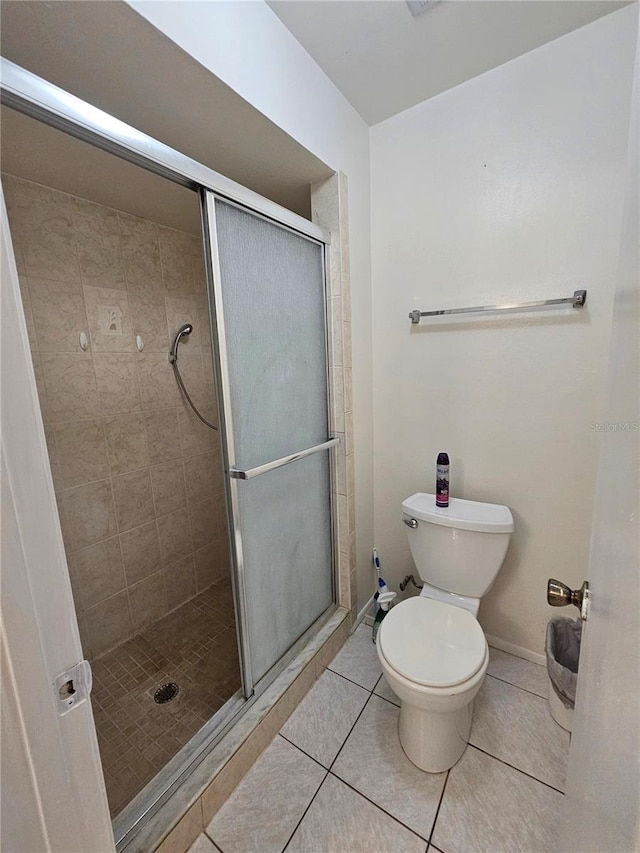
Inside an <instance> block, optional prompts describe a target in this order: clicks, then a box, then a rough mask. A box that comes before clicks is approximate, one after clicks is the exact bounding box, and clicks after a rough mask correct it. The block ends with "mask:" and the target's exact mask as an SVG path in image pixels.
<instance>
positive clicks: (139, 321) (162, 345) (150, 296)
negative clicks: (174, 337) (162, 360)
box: [129, 291, 169, 353]
mask: <svg viewBox="0 0 640 853" xmlns="http://www.w3.org/2000/svg"><path fill="white" fill-rule="evenodd" d="M129 308H130V309H131V318H132V325H133V335H134V339H135V336H136V335H140V337H141V338H142V340H143V342H144V351H145V352H164V353H166V352H169V334H168V331H167V313H166V311H165V307H164V295H163V294H162V293H161V292H160V291H158V292H155V291H151V292H150V293H146V292H144V291H141V292H139V291H130V292H129Z"/></svg>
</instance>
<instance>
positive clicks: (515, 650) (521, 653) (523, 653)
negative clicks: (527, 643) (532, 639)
mask: <svg viewBox="0 0 640 853" xmlns="http://www.w3.org/2000/svg"><path fill="white" fill-rule="evenodd" d="M485 636H486V638H487V643H489V645H490V646H493V648H494V649H500V651H501V652H508V653H509V654H510V655H515V656H516V657H518V658H524V659H525V660H530V661H532V662H533V663H539V664H540V666H546V665H547V659H546V658H545V656H544V655H541V654H539V653H538V652H530V651H529V649H523V648H522V646H516V644H515V643H508V642H507V641H506V640H501V639H500V637H492V636H491V634H486V635H485Z"/></svg>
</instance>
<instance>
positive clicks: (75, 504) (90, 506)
mask: <svg viewBox="0 0 640 853" xmlns="http://www.w3.org/2000/svg"><path fill="white" fill-rule="evenodd" d="M60 496H61V501H62V504H63V507H64V515H65V522H66V524H65V526H66V527H67V532H68V537H69V546H70V548H71V550H72V551H77V550H78V549H79V548H84V547H86V546H87V545H93V544H95V543H96V542H101V541H102V540H103V539H108V538H109V537H110V536H114V535H115V533H116V532H117V530H116V514H115V508H114V505H113V497H112V494H111V483H110V482H109V480H99V481H98V482H95V483H85V484H84V485H82V486H74V487H73V488H71V489H64V491H62V492H60Z"/></svg>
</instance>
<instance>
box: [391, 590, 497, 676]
mask: <svg viewBox="0 0 640 853" xmlns="http://www.w3.org/2000/svg"><path fill="white" fill-rule="evenodd" d="M378 643H379V645H380V651H381V652H382V653H383V655H384V657H385V658H386V660H387V662H388V663H389V665H390V666H392V667H393V669H395V670H396V671H397V672H399V673H400V675H404V676H405V678H408V679H410V680H411V681H415V682H417V683H418V684H424V685H426V686H428V687H453V686H454V685H455V684H460V683H461V682H463V681H466V680H467V679H468V678H471V676H473V675H475V674H476V672H477V671H478V670H479V669H480V667H481V666H482V664H483V662H484V658H485V654H486V649H487V641H486V639H485V636H484V633H483V631H482V628H481V627H480V625H479V623H478V622H477V620H476V619H475V617H474V616H472V615H471V613H469V611H468V610H463V609H462V608H461V607H455V606H454V605H452V604H445V603H444V602H442V601H433V600H432V599H430V598H424V597H422V596H416V597H415V598H409V599H407V600H406V601H403V602H401V603H400V604H398V605H396V607H393V608H392V609H391V610H390V611H389V613H387V615H386V616H385V618H384V620H383V621H382V623H381V625H380V629H379V631H378Z"/></svg>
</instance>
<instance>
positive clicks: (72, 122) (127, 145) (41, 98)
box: [0, 57, 337, 851]
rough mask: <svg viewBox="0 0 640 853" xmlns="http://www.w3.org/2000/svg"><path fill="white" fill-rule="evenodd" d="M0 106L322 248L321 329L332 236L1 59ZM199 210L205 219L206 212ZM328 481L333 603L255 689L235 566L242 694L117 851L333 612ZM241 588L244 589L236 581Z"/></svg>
mask: <svg viewBox="0 0 640 853" xmlns="http://www.w3.org/2000/svg"><path fill="white" fill-rule="evenodd" d="M0 102H1V103H2V104H4V105H5V106H7V107H10V108H12V109H14V110H16V111H17V112H20V113H23V114H25V115H27V116H30V117H31V118H34V119H36V120H37V121H40V122H42V123H44V124H47V125H49V126H51V127H54V128H56V129H58V130H61V131H63V132H64V133H67V134H69V135H70V136H73V137H75V138H77V139H80V140H83V141H85V142H88V143H89V144H91V145H94V146H95V147H98V148H100V149H102V150H104V151H106V152H108V153H110V154H114V155H115V156H117V157H119V158H121V159H124V160H126V161H128V162H130V163H133V164H134V165H137V166H140V167H142V168H143V169H145V170H147V171H149V172H152V173H154V174H156V175H159V176H160V177H163V178H167V179H169V180H171V181H173V182H174V183H177V184H180V185H181V186H184V187H187V188H188V189H191V190H194V191H198V190H199V191H200V192H201V194H203V191H207V193H206V195H208V196H209V205H211V204H212V196H211V195H210V194H214V195H215V196H217V197H218V198H220V199H223V200H225V201H227V202H229V203H231V204H235V205H237V206H239V207H242V208H245V209H247V210H248V211H250V212H251V213H254V214H257V215H258V216H260V217H262V218H264V219H267V220H269V221H272V222H274V223H276V224H278V225H280V226H282V227H284V228H286V229H289V230H291V231H293V232H295V233H298V234H300V235H302V236H304V237H307V238H309V239H311V240H314V241H317V242H319V243H322V244H324V283H325V300H324V303H325V329H326V330H327V327H326V323H327V299H328V295H329V293H330V292H331V291H330V281H329V276H330V273H329V264H328V250H329V245H330V243H331V235H330V233H329V231H327V230H326V229H324V228H321V227H320V226H318V225H316V224H315V223H313V222H310V221H309V220H307V219H305V218H304V217H302V216H299V215H298V214H296V213H293V212H292V211H290V210H288V209H287V208H285V207H282V206H281V205H279V204H277V203H276V202H273V201H271V200H269V199H266V198H264V197H263V196H261V195H259V194H258V193H256V192H254V191H253V190H250V189H248V188H247V187H244V186H242V184H239V183H237V182H235V181H232V180H230V179H229V178H227V177H225V176H224V175H221V174H220V173H219V172H216V171H215V170H213V169H210V168H209V167H208V166H205V165H204V164H202V163H199V162H198V161H197V160H193V159H192V158H191V157H188V156H186V155H185V154H182V153H181V152H179V151H176V150H175V149H173V148H171V147H170V146H168V145H165V144H164V143H162V142H159V141H158V140H156V139H154V138H153V137H151V136H148V135H147V134H145V133H142V132H141V131H139V130H137V129H136V128H134V127H132V126H131V125H128V124H126V123H125V122H123V121H120V120H119V119H117V118H115V117H114V116H111V115H110V114H109V113H106V112H104V111H103V110H100V109H98V108H97V107H94V106H93V105H92V104H89V103H87V102H86V101H83V100H82V99H81V98H78V97H76V96H75V95H72V94H70V93H69V92H66V91H64V90H63V89H60V88H59V87H57V86H55V85H53V84H52V83H49V82H47V81H46V80H43V79H42V78H40V77H38V76H37V75H35V74H33V73H31V72H30V71H27V70H26V69H24V68H21V67H20V66H19V65H16V64H15V63H13V62H11V61H9V60H7V59H5V58H4V57H0ZM202 200H203V205H202V207H203V208H206V206H207V205H206V203H205V202H206V199H205V198H203V199H202ZM210 210H211V207H210ZM203 212H204V216H205V218H206V212H205V211H203ZM203 230H204V234H203V237H204V239H205V247H206V245H207V231H206V228H205V229H203ZM211 261H212V252H211V251H205V262H206V265H207V268H208V270H207V275H208V280H209V288H208V289H209V296H210V299H212V295H213V285H214V283H215V282H214V281H213V270H211ZM325 343H326V346H327V352H328V335H325ZM218 360H219V350H218ZM327 393H328V410H329V413H331V411H332V404H333V400H334V395H333V386H332V382H331V375H330V369H329V362H328V360H327ZM329 417H330V415H329ZM329 442H330V443H331V444H333V439H331V438H330V439H329ZM327 450H328V452H329V453H330V454H331V458H332V460H333V459H334V453H335V447H334V446H331V447H328V448H327ZM333 468H334V466H333V465H331V466H330V470H331V471H333ZM234 482H235V481H234ZM331 483H332V485H331V489H330V495H331V541H332V566H331V584H332V597H333V602H332V604H331V605H330V606H329V607H328V608H327V609H326V610H325V611H324V613H322V614H321V615H320V617H318V619H316V620H315V622H314V623H313V624H312V625H311V626H310V627H309V628H308V629H307V630H306V631H305V632H304V633H303V634H302V635H301V637H299V638H298V640H297V641H295V642H294V643H293V644H292V646H291V647H290V648H289V649H288V650H287V651H286V652H285V653H284V654H283V655H282V656H281V658H280V659H279V660H278V661H277V662H276V663H275V664H274V665H273V666H272V667H271V669H270V670H269V671H268V672H267V673H266V674H265V675H263V676H262V677H261V678H260V679H259V680H258V681H257V683H255V684H254V683H252V679H251V675H250V667H249V666H248V665H247V662H248V653H247V648H246V640H247V637H246V627H247V626H246V611H245V612H243V610H244V606H243V603H242V591H241V590H238V589H237V586H238V578H237V577H236V573H237V567H236V572H234V574H233V577H232V580H233V584H234V588H235V589H236V606H237V607H238V610H239V615H240V619H239V620H238V621H239V623H240V629H239V637H238V640H239V646H240V656H241V659H242V660H243V673H242V675H243V689H244V696H242V695H241V692H240V691H238V693H236V694H235V695H234V696H233V697H231V699H229V700H228V701H227V703H226V704H225V705H224V706H223V707H222V708H221V709H220V711H218V712H217V714H215V715H214V716H213V717H212V718H211V719H210V720H209V721H208V723H206V724H205V726H204V727H203V729H202V730H201V731H200V733H198V734H197V735H196V736H195V737H196V739H198V740H196V743H195V744H194V745H193V748H192V750H190V754H189V755H185V756H182V759H181V761H182V764H181V765H180V762H177V765H180V766H176V768H175V769H173V772H171V773H170V775H169V777H168V778H164V779H160V780H159V785H158V786H157V787H155V786H152V790H151V791H150V793H149V795H148V796H140V800H139V801H138V802H136V803H135V814H134V813H128V807H127V808H126V809H125V811H124V813H123V818H124V819H123V820H122V821H120V820H118V818H116V820H115V821H114V824H113V825H114V833H115V836H116V838H115V840H116V845H117V849H118V850H119V851H120V850H124V849H126V847H127V846H128V845H129V843H130V842H134V841H135V836H136V835H137V833H138V832H139V831H140V830H141V829H142V828H143V826H144V825H145V823H146V822H147V821H148V820H149V818H151V817H152V816H153V815H154V814H155V813H156V812H157V811H158V810H159V809H160V808H161V807H162V806H163V804H164V803H165V802H166V801H167V800H168V799H169V798H170V797H171V796H172V794H173V793H174V792H175V791H176V789H177V788H178V787H179V786H180V785H181V784H182V782H183V781H184V780H185V779H186V778H187V777H188V776H189V775H190V773H191V772H192V771H193V770H194V768H195V767H196V766H197V765H198V764H199V763H200V762H201V761H202V760H203V759H204V758H205V757H206V755H207V754H209V753H210V752H211V750H212V749H213V748H214V747H215V745H216V744H217V743H218V742H219V741H220V740H221V739H222V738H223V737H224V736H225V734H227V733H228V731H229V730H230V728H231V727H232V726H233V725H234V724H235V723H236V722H237V721H238V719H239V718H240V717H241V716H242V715H243V714H244V713H245V712H246V710H247V709H248V708H249V707H250V706H251V705H252V704H253V703H254V702H255V701H256V700H257V699H258V698H259V696H260V695H261V694H262V693H264V691H265V690H266V689H267V688H268V687H269V685H270V684H271V683H272V682H273V681H274V680H275V678H276V677H277V676H278V675H279V674H280V673H282V672H283V671H284V669H285V668H286V666H287V665H288V663H290V661H291V660H292V659H293V658H294V657H295V655H296V654H298V653H299V652H300V650H301V649H302V648H303V647H304V645H305V644H306V643H307V642H308V640H309V639H310V638H311V637H312V636H313V635H314V634H316V633H317V632H318V630H320V628H321V627H322V625H323V624H325V623H326V622H327V621H328V620H329V619H330V618H331V616H332V615H333V614H334V613H335V611H336V610H337V605H336V594H337V583H336V576H335V572H336V566H337V531H336V525H335V513H336V506H335V503H334V494H333V486H334V485H335V484H334V483H333V473H332V474H331ZM232 533H233V531H232ZM240 585H242V581H241V579H240ZM238 593H239V595H238ZM243 635H244V636H243ZM180 755H181V753H178V754H177V755H176V756H175V758H176V759H179V758H180ZM172 761H173V759H172ZM170 763H171V762H170ZM165 769H166V768H165ZM162 773H164V770H163V771H161V774H162ZM161 774H160V775H161ZM132 812H133V810H132ZM125 822H126V824H125Z"/></svg>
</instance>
